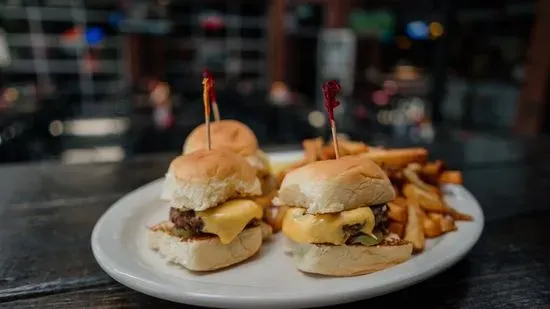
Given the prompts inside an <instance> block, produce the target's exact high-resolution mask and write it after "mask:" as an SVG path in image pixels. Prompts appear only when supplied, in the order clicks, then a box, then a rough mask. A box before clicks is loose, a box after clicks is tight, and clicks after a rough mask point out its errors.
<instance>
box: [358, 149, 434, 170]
mask: <svg viewBox="0 0 550 309" xmlns="http://www.w3.org/2000/svg"><path fill="white" fill-rule="evenodd" d="M361 156H365V157H366V158H369V159H371V160H373V161H374V162H375V163H377V164H378V165H381V166H383V167H393V168H403V167H405V166H407V165H408V164H410V163H413V162H416V163H424V162H426V161H427V159H428V151H427V150H426V149H424V148H401V149H380V148H373V147H370V148H369V151H368V152H366V153H364V154H361Z"/></svg>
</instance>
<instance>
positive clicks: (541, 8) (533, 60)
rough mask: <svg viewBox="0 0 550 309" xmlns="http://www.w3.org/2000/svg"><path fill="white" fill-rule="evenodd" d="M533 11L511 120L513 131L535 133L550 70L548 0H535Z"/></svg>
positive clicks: (543, 110)
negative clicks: (523, 64) (533, 19)
mask: <svg viewBox="0 0 550 309" xmlns="http://www.w3.org/2000/svg"><path fill="white" fill-rule="evenodd" d="M535 12H536V15H535V22H534V24H533V28H532V30H531V42H530V46H529V49H528V51H527V52H528V54H527V55H528V57H527V61H528V63H526V72H525V77H526V78H525V82H524V84H523V88H522V89H521V93H520V97H519V101H518V103H517V105H516V115H515V116H516V117H515V122H514V133H516V134H522V135H536V134H537V133H539V132H540V130H541V127H542V122H543V121H544V113H545V105H546V100H547V92H546V86H547V85H548V77H549V74H550V40H548V29H550V0H540V1H538V3H537V6H536V9H535Z"/></svg>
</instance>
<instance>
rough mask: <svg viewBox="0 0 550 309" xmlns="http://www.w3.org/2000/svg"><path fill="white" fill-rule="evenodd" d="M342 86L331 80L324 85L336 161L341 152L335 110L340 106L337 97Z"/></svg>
mask: <svg viewBox="0 0 550 309" xmlns="http://www.w3.org/2000/svg"><path fill="white" fill-rule="evenodd" d="M340 89H341V87H340V84H339V83H338V82H337V81H335V80H331V81H328V82H326V83H324V84H323V95H324V97H325V108H326V109H327V113H328V117H329V120H330V129H331V130H332V141H333V145H334V153H335V154H336V159H339V158H340V150H339V147H338V139H337V138H336V122H335V121H334V108H336V107H337V106H338V105H340V101H338V100H336V95H337V94H338V92H340Z"/></svg>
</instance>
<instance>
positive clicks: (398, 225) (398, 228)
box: [388, 222, 405, 238]
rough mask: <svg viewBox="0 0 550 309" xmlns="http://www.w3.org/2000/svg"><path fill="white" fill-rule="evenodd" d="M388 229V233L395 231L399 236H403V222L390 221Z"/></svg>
mask: <svg viewBox="0 0 550 309" xmlns="http://www.w3.org/2000/svg"><path fill="white" fill-rule="evenodd" d="M388 231H389V232H390V233H395V234H397V235H399V237H401V238H403V235H404V234H405V223H402V222H390V224H389V225H388Z"/></svg>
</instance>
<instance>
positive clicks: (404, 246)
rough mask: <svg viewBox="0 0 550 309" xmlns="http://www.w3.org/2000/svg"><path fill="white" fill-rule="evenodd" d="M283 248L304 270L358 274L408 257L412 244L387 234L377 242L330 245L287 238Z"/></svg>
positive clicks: (297, 265)
mask: <svg viewBox="0 0 550 309" xmlns="http://www.w3.org/2000/svg"><path fill="white" fill-rule="evenodd" d="M287 242H288V247H287V252H288V253H290V254H292V257H293V259H294V262H295V264H296V267H297V268H298V269H299V270H301V271H303V272H306V273H312V274H319V275H325V276H339V277H346V276H358V275H364V274H368V273H372V272H376V271H380V270H383V269H386V268H389V267H392V266H394V265H397V264H400V263H403V262H404V261H406V260H408V259H409V258H410V257H411V254H412V244H411V243H409V242H406V241H403V240H399V238H397V239H396V238H393V237H392V238H389V239H386V240H385V241H384V242H382V243H381V244H380V245H377V246H371V247H365V246H359V245H358V246H331V245H316V244H298V243H296V242H293V241H292V240H290V239H287Z"/></svg>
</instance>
